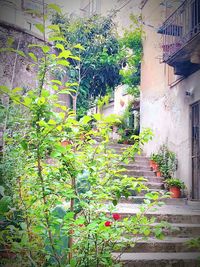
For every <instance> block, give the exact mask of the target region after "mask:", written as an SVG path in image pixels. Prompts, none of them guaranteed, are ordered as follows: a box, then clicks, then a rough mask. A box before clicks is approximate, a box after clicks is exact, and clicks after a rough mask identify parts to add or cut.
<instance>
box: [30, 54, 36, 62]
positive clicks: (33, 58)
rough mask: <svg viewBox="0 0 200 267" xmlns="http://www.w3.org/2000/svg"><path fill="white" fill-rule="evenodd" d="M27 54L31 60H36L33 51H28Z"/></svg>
mask: <svg viewBox="0 0 200 267" xmlns="http://www.w3.org/2000/svg"><path fill="white" fill-rule="evenodd" d="M28 54H29V56H30V57H31V58H32V60H33V61H35V62H37V57H36V55H35V54H34V53H32V52H30V53H28Z"/></svg>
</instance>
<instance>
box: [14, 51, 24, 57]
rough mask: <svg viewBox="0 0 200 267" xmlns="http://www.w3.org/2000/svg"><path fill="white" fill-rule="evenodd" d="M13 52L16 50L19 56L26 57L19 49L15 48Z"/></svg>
mask: <svg viewBox="0 0 200 267" xmlns="http://www.w3.org/2000/svg"><path fill="white" fill-rule="evenodd" d="M14 52H16V53H17V54H18V55H19V56H21V57H26V55H25V53H24V52H23V51H21V50H15V51H14Z"/></svg>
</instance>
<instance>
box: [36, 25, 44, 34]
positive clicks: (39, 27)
mask: <svg viewBox="0 0 200 267" xmlns="http://www.w3.org/2000/svg"><path fill="white" fill-rule="evenodd" d="M35 27H36V28H37V29H38V30H39V31H40V32H41V33H44V31H45V29H44V25H43V24H41V23H36V24H35Z"/></svg>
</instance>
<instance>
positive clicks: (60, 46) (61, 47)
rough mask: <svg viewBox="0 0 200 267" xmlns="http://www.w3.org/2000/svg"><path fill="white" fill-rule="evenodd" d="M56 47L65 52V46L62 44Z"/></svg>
mask: <svg viewBox="0 0 200 267" xmlns="http://www.w3.org/2000/svg"><path fill="white" fill-rule="evenodd" d="M55 47H56V48H58V49H61V50H62V51H64V50H65V48H64V46H63V45H62V44H56V45H55Z"/></svg>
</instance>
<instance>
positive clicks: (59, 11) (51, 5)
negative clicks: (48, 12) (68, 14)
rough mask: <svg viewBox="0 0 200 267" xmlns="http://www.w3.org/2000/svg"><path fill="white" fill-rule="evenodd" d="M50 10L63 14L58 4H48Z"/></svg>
mask: <svg viewBox="0 0 200 267" xmlns="http://www.w3.org/2000/svg"><path fill="white" fill-rule="evenodd" d="M48 8H49V9H53V10H55V11H56V12H57V13H62V12H61V9H60V7H59V6H58V5H56V4H48Z"/></svg>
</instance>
